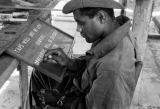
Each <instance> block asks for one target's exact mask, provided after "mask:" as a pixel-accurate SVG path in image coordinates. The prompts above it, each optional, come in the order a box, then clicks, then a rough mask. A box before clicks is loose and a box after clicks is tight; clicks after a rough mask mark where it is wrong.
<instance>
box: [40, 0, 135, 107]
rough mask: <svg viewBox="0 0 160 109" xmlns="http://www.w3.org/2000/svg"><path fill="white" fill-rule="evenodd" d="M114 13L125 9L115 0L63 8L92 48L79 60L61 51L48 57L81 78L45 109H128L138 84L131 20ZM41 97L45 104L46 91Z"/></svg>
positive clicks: (84, 0) (75, 1)
mask: <svg viewBox="0 0 160 109" xmlns="http://www.w3.org/2000/svg"><path fill="white" fill-rule="evenodd" d="M113 9H123V7H122V6H121V5H120V4H119V3H118V2H116V1H114V0H71V1H69V2H68V3H67V4H66V5H65V6H64V7H63V13H65V14H68V13H73V15H74V19H75V21H76V22H77V31H78V32H80V34H81V36H82V37H84V38H85V39H86V41H87V42H88V43H92V47H91V49H90V50H89V51H87V52H86V55H85V56H83V57H79V58H77V59H70V58H69V57H68V56H67V55H66V54H65V53H64V52H63V50H62V49H60V48H57V49H53V50H49V51H48V52H47V53H46V54H45V56H44V60H45V61H48V62H52V60H55V61H56V62H57V63H58V64H59V65H62V66H65V67H67V68H68V69H69V70H70V71H72V72H74V73H75V74H76V75H78V76H76V77H75V78H74V79H73V86H72V87H71V90H70V93H67V94H65V95H62V96H58V95H59V93H58V92H56V91H54V92H53V93H52V94H51V95H52V97H53V98H54V99H52V103H53V104H54V105H52V103H51V104H50V105H52V106H46V108H48V109H55V108H57V107H59V108H64V109H129V106H130V103H131V100H132V97H133V93H134V89H135V87H136V81H137V76H136V66H135V63H136V55H135V54H136V53H135V48H134V45H133V43H132V40H131V39H132V38H131V36H130V34H129V31H130V26H131V23H130V20H128V18H126V17H123V16H122V17H118V18H116V17H115V15H114V11H113ZM73 89H74V90H73ZM55 95H56V96H55ZM39 97H40V98H41V100H42V101H43V102H46V99H45V97H46V93H45V90H43V91H41V94H40V96H39ZM57 97H58V98H57ZM55 104H56V105H55Z"/></svg>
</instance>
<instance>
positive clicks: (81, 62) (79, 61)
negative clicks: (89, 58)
mask: <svg viewBox="0 0 160 109" xmlns="http://www.w3.org/2000/svg"><path fill="white" fill-rule="evenodd" d="M85 66H86V58H85V56H81V57H79V58H76V59H72V60H71V62H70V63H69V65H68V66H67V68H68V69H69V70H71V71H73V72H78V71H80V70H82V69H83V68H85Z"/></svg>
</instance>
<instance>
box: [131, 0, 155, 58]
mask: <svg viewBox="0 0 160 109" xmlns="http://www.w3.org/2000/svg"><path fill="white" fill-rule="evenodd" d="M152 10H153V0H136V6H135V10H134V18H133V28H132V33H133V37H135V38H136V45H137V48H138V54H139V56H140V57H139V59H140V60H143V58H144V54H145V48H146V42H147V39H148V29H149V23H150V20H151V15H152Z"/></svg>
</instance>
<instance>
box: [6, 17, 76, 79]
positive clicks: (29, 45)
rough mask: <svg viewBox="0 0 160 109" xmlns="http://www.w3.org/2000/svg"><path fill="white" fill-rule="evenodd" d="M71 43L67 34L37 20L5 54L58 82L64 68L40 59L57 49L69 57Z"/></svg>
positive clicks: (72, 40) (70, 37) (61, 77)
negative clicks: (47, 52) (48, 51)
mask: <svg viewBox="0 0 160 109" xmlns="http://www.w3.org/2000/svg"><path fill="white" fill-rule="evenodd" d="M73 42H74V38H73V37H72V36H70V35H69V34H67V33H65V32H63V31H61V30H59V29H58V28H56V27H54V26H51V25H49V24H47V23H46V22H44V21H41V20H39V19H37V20H36V21H35V22H33V24H32V25H31V26H30V28H28V29H27V30H26V31H25V32H24V33H23V34H22V35H21V36H20V37H19V38H18V40H16V41H15V42H14V43H13V44H12V45H11V46H10V48H9V49H8V50H7V53H9V54H10V55H12V56H14V57H16V58H18V59H20V60H22V61H24V62H26V63H27V64H29V65H30V66H32V67H35V68H36V69H38V70H40V71H41V72H42V73H44V74H46V75H48V76H49V77H51V78H53V79H55V80H56V81H59V82H60V81H61V80H62V79H63V74H64V70H65V68H63V67H61V66H59V65H57V64H51V63H43V62H42V59H43V56H44V54H45V52H46V51H47V50H48V49H53V48H57V47H60V48H62V49H63V50H64V52H65V53H66V54H68V55H69V54H70V52H71V49H72V46H73Z"/></svg>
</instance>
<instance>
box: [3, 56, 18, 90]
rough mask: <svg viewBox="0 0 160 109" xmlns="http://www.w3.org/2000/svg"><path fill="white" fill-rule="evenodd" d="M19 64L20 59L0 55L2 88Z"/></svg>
mask: <svg viewBox="0 0 160 109" xmlns="http://www.w3.org/2000/svg"><path fill="white" fill-rule="evenodd" d="M17 66H18V61H17V60H16V59H14V58H12V57H11V56H8V55H2V56H0V88H1V86H2V85H3V84H4V83H5V82H6V81H7V80H8V78H9V77H10V75H11V74H12V72H13V71H14V70H15V69H16V67H17Z"/></svg>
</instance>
